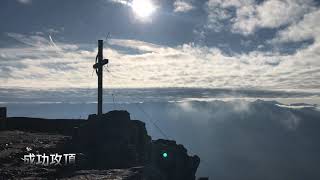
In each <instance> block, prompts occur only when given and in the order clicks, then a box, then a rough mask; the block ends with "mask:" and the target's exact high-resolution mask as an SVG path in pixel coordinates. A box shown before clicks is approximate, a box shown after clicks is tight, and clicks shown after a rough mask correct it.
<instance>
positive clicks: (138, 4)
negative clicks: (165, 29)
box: [131, 0, 156, 18]
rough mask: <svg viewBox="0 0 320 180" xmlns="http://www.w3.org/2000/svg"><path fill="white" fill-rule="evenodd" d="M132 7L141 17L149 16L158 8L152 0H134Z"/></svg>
mask: <svg viewBox="0 0 320 180" xmlns="http://www.w3.org/2000/svg"><path fill="white" fill-rule="evenodd" d="M131 7H132V10H133V12H134V13H135V14H136V15H137V16H138V17H139V18H147V17H149V16H151V15H152V13H154V11H155V10H156V7H155V6H154V5H153V4H152V2H151V0H133V1H132V3H131Z"/></svg>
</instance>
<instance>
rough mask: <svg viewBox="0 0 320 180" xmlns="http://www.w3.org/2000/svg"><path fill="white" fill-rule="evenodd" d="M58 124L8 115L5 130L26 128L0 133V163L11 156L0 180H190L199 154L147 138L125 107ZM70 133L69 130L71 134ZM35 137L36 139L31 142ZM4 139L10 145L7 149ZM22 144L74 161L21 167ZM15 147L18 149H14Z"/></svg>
mask: <svg viewBox="0 0 320 180" xmlns="http://www.w3.org/2000/svg"><path fill="white" fill-rule="evenodd" d="M28 120H30V121H28ZM10 121H11V122H10ZM66 121H68V120H66ZM63 122H64V121H63V120H59V121H57V122H55V120H48V119H36V118H8V123H7V129H10V130H15V129H19V130H23V131H29V132H22V131H0V135H1V133H2V136H0V142H1V146H0V147H1V149H0V162H3V163H4V162H6V163H9V159H10V158H11V160H13V159H15V161H14V163H11V164H9V165H6V166H1V164H0V167H1V168H0V179H1V178H2V177H5V178H9V179H10V178H18V179H24V178H25V179H28V178H29V179H30V178H31V179H45V178H47V177H50V178H57V177H58V178H60V179H64V178H66V179H132V180H140V179H145V180H195V173H196V170H197V168H198V166H199V163H200V159H199V157H198V156H193V157H191V156H189V155H188V154H187V150H186V149H185V148H184V147H183V146H182V145H177V144H176V142H175V141H169V140H162V139H159V140H155V141H152V140H151V137H150V136H149V135H148V133H147V130H146V127H145V123H143V122H141V121H138V120H131V119H130V114H129V113H128V112H127V111H111V112H108V113H106V114H103V116H102V117H101V118H98V117H97V116H96V115H90V116H89V117H88V120H87V121H85V120H78V121H77V120H74V121H70V122H69V123H66V124H65V123H63ZM25 124H26V126H24V125H25ZM35 125H36V126H35ZM41 127H43V128H41ZM30 131H31V132H33V133H30ZM46 131H47V133H48V132H50V133H53V132H54V133H57V134H56V135H53V134H51V135H50V134H48V135H46V133H43V132H46ZM11 132H13V133H11ZM34 132H42V133H41V134H37V133H34ZM61 134H64V135H65V136H62V135H61ZM70 134H73V135H72V138H71V137H70ZM6 136H7V137H11V138H9V139H8V138H5V137H6ZM22 136H23V138H22ZM39 138H40V139H41V141H39V143H36V142H38V141H36V140H37V139H39ZM18 139H19V140H21V142H20V141H17V140H18ZM40 142H41V143H40ZM10 143H14V146H13V147H11V146H10ZM6 144H9V145H6ZM2 145H4V147H3V148H2ZM48 145H50V146H48ZM26 147H31V149H33V151H35V153H36V152H39V153H44V152H45V153H47V154H49V153H56V152H59V153H76V164H75V165H72V166H71V167H59V168H54V167H46V168H44V167H41V166H32V165H28V166H26V165H24V164H23V162H22V161H20V158H21V157H22V156H23V155H24V154H25V153H28V151H25V150H24V149H25V148H26ZM44 147H45V148H44ZM48 147H50V148H48ZM16 151H19V153H14V152H16ZM8 152H12V153H11V154H10V153H8ZM7 154H10V157H7V156H6V155H7ZM11 160H10V161H11Z"/></svg>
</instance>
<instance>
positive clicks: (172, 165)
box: [151, 139, 200, 180]
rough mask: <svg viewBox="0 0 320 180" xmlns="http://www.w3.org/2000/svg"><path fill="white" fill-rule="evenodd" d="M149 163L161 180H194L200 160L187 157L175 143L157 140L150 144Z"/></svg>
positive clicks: (183, 150) (196, 157)
mask: <svg viewBox="0 0 320 180" xmlns="http://www.w3.org/2000/svg"><path fill="white" fill-rule="evenodd" d="M151 163H152V165H153V166H154V167H155V168H156V169H158V170H159V171H160V174H161V175H162V176H163V179H175V180H195V173H196V171H197V168H198V166H199V163H200V158H199V157H198V156H197V155H195V156H192V157H191V156H189V155H188V154H187V150H186V149H185V148H184V147H183V145H180V144H176V142H175V141H170V140H164V139H159V140H155V141H153V142H152V151H151ZM158 173H159V172H158Z"/></svg>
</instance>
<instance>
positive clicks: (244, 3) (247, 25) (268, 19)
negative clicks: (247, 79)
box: [207, 0, 315, 35]
mask: <svg viewBox="0 0 320 180" xmlns="http://www.w3.org/2000/svg"><path fill="white" fill-rule="evenodd" d="M207 6H208V8H207V9H208V10H207V11H208V27H209V28H210V27H211V28H214V27H216V26H219V25H220V26H224V25H225V22H223V21H225V20H228V22H229V23H231V27H232V31H233V32H237V33H241V34H243V35H249V34H252V33H254V32H255V31H256V30H257V29H259V28H278V27H281V26H284V25H288V24H291V23H294V22H297V21H298V20H300V19H301V18H302V17H303V16H304V14H306V13H309V12H310V11H313V10H315V7H314V1H313V0H283V1H279V0H267V1H264V2H262V3H260V4H258V3H257V2H256V1H254V0H232V1H222V0H209V1H208V3H207ZM231 9H234V11H232V10H231ZM214 30H215V29H214Z"/></svg>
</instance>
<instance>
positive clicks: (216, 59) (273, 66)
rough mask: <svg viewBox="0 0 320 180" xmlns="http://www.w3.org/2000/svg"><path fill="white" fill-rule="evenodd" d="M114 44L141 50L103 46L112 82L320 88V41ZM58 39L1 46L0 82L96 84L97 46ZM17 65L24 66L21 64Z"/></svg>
mask: <svg viewBox="0 0 320 180" xmlns="http://www.w3.org/2000/svg"><path fill="white" fill-rule="evenodd" d="M15 37H20V38H21V42H28V43H29V44H34V43H30V42H32V41H33V40H34V39H37V40H39V41H41V42H42V41H44V40H43V39H42V38H43V37H37V38H35V37H33V36H26V35H19V34H15ZM47 41H48V40H47ZM110 43H111V45H118V46H125V47H126V48H127V49H136V50H139V53H137V54H132V53H125V52H123V51H117V50H116V49H113V48H107V49H105V53H104V54H105V55H106V56H107V58H109V59H110V64H109V67H108V69H109V71H110V72H107V71H106V73H105V76H106V78H105V79H104V80H105V83H106V86H108V87H120V88H128V87H204V88H228V87H231V88H241V87H245V88H264V89H273V90H275V89H299V90H306V89H318V90H319V89H320V84H319V82H318V80H319V78H320V69H319V67H320V62H319V61H318V59H319V57H320V54H319V53H318V52H320V51H319V50H320V46H318V45H313V46H309V47H308V48H305V49H302V50H300V51H298V52H297V53H296V54H293V55H281V54H278V53H267V52H259V51H253V52H250V53H245V54H234V55H232V56H230V55H225V54H224V53H223V52H222V51H221V50H220V49H218V48H209V47H204V46H197V45H194V44H184V45H181V46H176V47H168V46H162V45H156V44H152V43H146V42H142V41H137V40H125V39H112V40H111V41H110ZM36 44H37V43H36ZM56 44H57V46H59V47H60V48H61V49H62V52H57V51H56V50H55V48H54V47H52V46H50V44H42V45H41V48H40V47H39V46H34V45H33V46H28V47H14V48H6V49H0V54H1V57H0V58H1V61H0V71H3V72H7V74H8V73H10V76H6V75H4V74H3V73H2V72H1V73H0V74H1V75H0V83H1V85H2V86H3V87H33V88H37V87H39V88H41V87H47V88H49V87H51V88H69V87H81V88H88V87H90V88H93V87H96V76H95V74H93V76H92V71H93V69H92V65H93V62H94V58H95V55H96V52H97V51H96V49H94V50H83V49H81V48H79V46H76V45H72V44H65V43H59V42H56ZM71 47H73V48H71ZM92 47H95V45H92ZM111 47H112V46H111ZM18 64H21V65H23V66H21V67H18V66H17V65H18ZM8 67H9V69H8Z"/></svg>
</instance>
